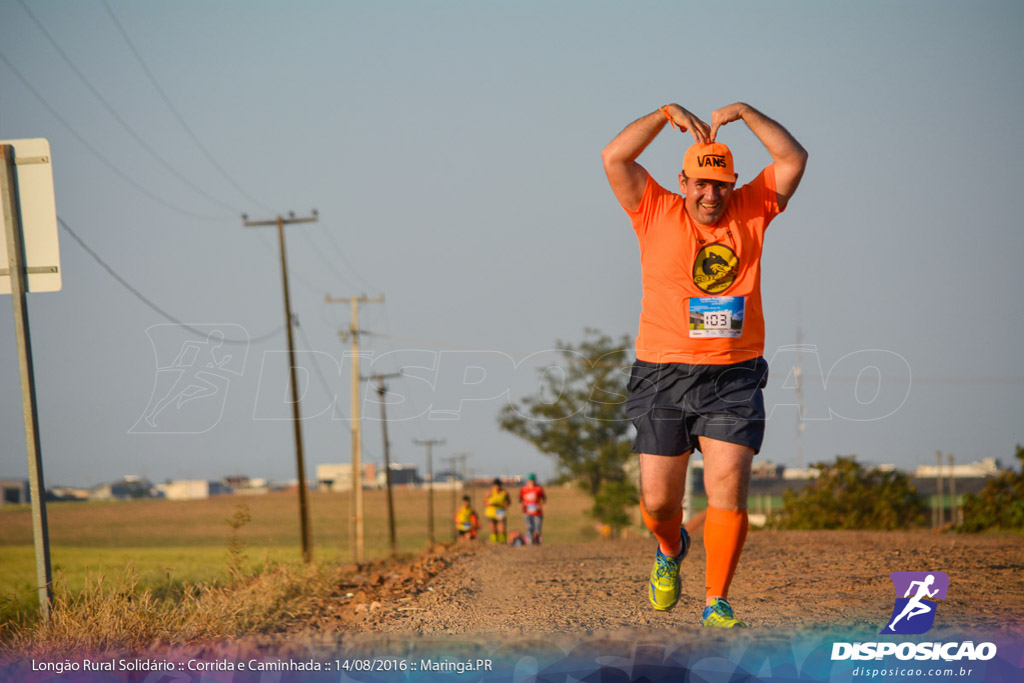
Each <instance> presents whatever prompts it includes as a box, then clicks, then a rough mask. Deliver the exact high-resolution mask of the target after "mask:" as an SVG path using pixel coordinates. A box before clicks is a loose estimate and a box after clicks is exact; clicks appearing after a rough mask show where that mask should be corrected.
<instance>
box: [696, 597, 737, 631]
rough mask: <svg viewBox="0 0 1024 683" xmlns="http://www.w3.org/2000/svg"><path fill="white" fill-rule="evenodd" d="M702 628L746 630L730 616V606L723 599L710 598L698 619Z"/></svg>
mask: <svg viewBox="0 0 1024 683" xmlns="http://www.w3.org/2000/svg"><path fill="white" fill-rule="evenodd" d="M700 621H701V625H702V626H715V627H718V628H746V627H747V625H746V624H744V623H743V622H742V621H740V620H739V619H737V618H736V617H734V616H733V614H732V605H730V604H729V602H728V601H727V600H726V599H725V598H712V600H711V604H710V605H708V606H707V607H705V608H704V614H703V615H702V616H701V618H700Z"/></svg>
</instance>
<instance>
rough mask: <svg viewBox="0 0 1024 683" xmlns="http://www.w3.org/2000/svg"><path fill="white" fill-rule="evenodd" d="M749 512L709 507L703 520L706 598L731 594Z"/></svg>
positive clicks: (745, 534) (745, 535) (745, 533)
mask: <svg viewBox="0 0 1024 683" xmlns="http://www.w3.org/2000/svg"><path fill="white" fill-rule="evenodd" d="M747 525H748V522H747V511H746V510H745V509H744V510H719V509H718V508H713V507H710V506H708V515H707V517H706V518H705V520H704V549H705V550H706V551H707V555H708V560H707V596H708V597H718V598H725V597H728V595H729V584H730V583H732V577H733V574H735V573H736V565H737V564H738V563H739V561H740V553H741V552H743V543H744V541H746V540H747Z"/></svg>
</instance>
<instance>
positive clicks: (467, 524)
mask: <svg viewBox="0 0 1024 683" xmlns="http://www.w3.org/2000/svg"><path fill="white" fill-rule="evenodd" d="M479 529H480V518H479V517H477V514H476V510H474V509H473V504H472V503H471V502H470V499H469V496H463V497H462V507H460V508H459V509H458V510H456V511H455V531H456V532H458V537H459V540H460V541H463V540H466V541H472V540H476V532H477V531H478V530H479Z"/></svg>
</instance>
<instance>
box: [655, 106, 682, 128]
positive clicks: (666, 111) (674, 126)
mask: <svg viewBox="0 0 1024 683" xmlns="http://www.w3.org/2000/svg"><path fill="white" fill-rule="evenodd" d="M658 111H660V112H661V113H662V114H664V115H665V118H667V119H668V123H669V125H670V126H672V127H673V128H675V129H676V130H679V126H677V125H676V122H675V121H673V120H672V115H671V114H669V113H668V105H667V104H666V105H665V106H664V107H658Z"/></svg>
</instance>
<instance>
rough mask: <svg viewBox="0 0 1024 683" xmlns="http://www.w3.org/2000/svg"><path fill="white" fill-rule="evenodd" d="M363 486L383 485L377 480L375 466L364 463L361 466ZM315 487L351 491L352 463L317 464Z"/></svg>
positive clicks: (375, 486)
mask: <svg viewBox="0 0 1024 683" xmlns="http://www.w3.org/2000/svg"><path fill="white" fill-rule="evenodd" d="M362 470H363V472H362V475H363V477H362V478H363V482H362V484H363V488H364V489H375V488H380V487H381V486H383V484H382V483H380V482H378V477H377V466H376V465H374V464H372V463H364V464H363V466H362ZM316 487H317V489H318V490H320V491H351V490H352V463H341V464H329V465H317V466H316Z"/></svg>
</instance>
